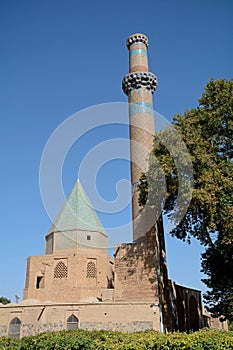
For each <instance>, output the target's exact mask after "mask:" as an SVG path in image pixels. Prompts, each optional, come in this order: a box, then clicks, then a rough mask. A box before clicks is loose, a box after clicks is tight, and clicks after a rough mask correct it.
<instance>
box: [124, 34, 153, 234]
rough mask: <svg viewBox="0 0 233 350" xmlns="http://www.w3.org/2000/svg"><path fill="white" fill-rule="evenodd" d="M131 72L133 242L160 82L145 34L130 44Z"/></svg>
mask: <svg viewBox="0 0 233 350" xmlns="http://www.w3.org/2000/svg"><path fill="white" fill-rule="evenodd" d="M127 47H128V49H129V69H130V73H129V74H127V75H126V76H125V77H124V79H123V81H122V88H123V91H124V93H125V94H126V95H127V96H128V102H129V116H130V157H131V182H132V194H133V199H132V211H133V213H132V214H133V240H134V241H136V240H137V239H138V238H140V236H142V235H143V232H141V230H138V227H137V228H136V226H138V225H137V224H138V222H137V221H138V220H139V216H140V211H141V210H142V209H141V208H140V206H139V204H138V191H137V184H138V182H139V179H140V177H141V175H142V173H143V172H146V170H147V168H148V155H149V153H150V151H151V149H152V146H153V135H154V112H153V101H152V95H153V93H154V91H155V89H156V86H157V79H156V76H155V75H154V74H153V73H150V72H148V57H147V47H148V38H147V37H146V36H145V35H144V34H134V35H131V36H130V37H129V38H128V40H127Z"/></svg>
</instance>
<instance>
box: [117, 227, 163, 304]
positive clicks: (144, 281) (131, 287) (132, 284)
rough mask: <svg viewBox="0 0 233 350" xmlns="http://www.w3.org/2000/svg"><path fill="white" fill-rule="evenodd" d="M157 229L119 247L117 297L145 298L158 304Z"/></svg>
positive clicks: (129, 298)
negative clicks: (136, 240) (155, 233)
mask: <svg viewBox="0 0 233 350" xmlns="http://www.w3.org/2000/svg"><path fill="white" fill-rule="evenodd" d="M155 250H156V241H155V238H154V231H153V230H151V231H150V232H149V233H147V234H146V235H145V236H144V238H143V239H142V240H141V241H140V242H135V243H129V244H121V245H119V246H116V247H115V271H114V275H115V278H114V287H115V300H143V301H151V302H154V303H157V304H158V277H157V271H156V261H155Z"/></svg>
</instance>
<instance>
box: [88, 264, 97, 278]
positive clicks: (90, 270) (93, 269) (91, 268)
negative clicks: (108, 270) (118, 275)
mask: <svg viewBox="0 0 233 350" xmlns="http://www.w3.org/2000/svg"><path fill="white" fill-rule="evenodd" d="M87 278H96V266H95V263H94V261H89V262H88V263H87Z"/></svg>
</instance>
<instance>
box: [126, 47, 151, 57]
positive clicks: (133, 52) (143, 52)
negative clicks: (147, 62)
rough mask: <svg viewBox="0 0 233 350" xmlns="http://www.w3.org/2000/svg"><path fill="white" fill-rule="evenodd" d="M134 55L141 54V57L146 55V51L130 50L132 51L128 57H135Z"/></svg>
mask: <svg viewBox="0 0 233 350" xmlns="http://www.w3.org/2000/svg"><path fill="white" fill-rule="evenodd" d="M136 53H141V54H143V55H147V52H146V50H142V49H137V50H132V51H130V52H129V55H130V56H133V55H135V54H136Z"/></svg>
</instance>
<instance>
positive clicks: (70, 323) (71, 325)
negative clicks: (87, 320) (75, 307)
mask: <svg viewBox="0 0 233 350" xmlns="http://www.w3.org/2000/svg"><path fill="white" fill-rule="evenodd" d="M78 323H79V321H78V318H77V317H76V316H75V315H71V316H69V317H68V319H67V324H66V329H77V328H78Z"/></svg>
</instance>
